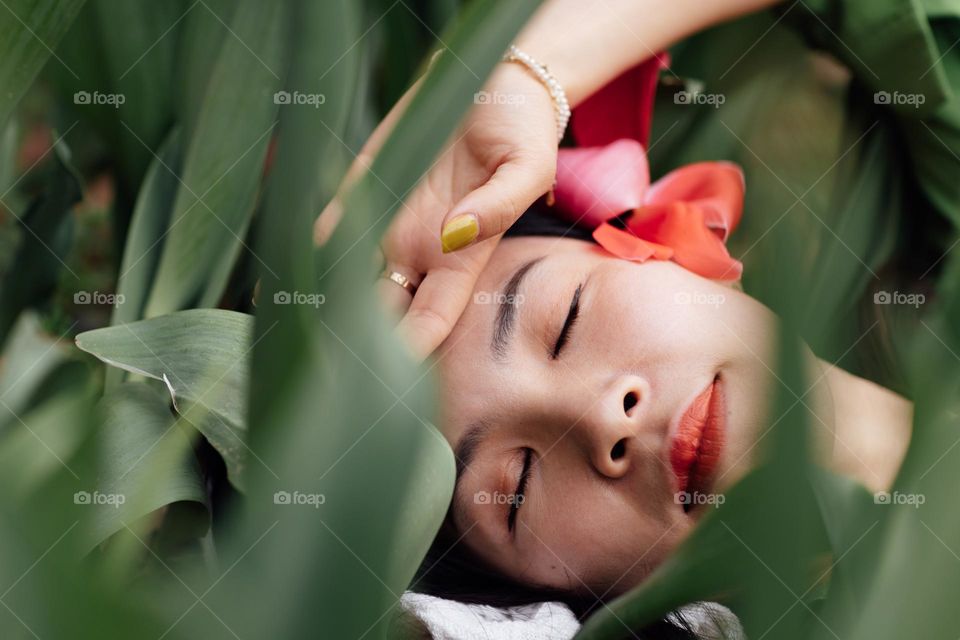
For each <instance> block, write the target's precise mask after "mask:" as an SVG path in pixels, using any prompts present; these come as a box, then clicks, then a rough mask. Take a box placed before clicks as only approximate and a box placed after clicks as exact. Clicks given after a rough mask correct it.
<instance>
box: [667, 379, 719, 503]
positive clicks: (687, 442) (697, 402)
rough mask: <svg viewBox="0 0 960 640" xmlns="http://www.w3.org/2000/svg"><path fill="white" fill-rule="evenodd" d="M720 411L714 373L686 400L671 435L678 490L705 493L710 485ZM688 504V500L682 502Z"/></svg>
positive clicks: (715, 456)
mask: <svg viewBox="0 0 960 640" xmlns="http://www.w3.org/2000/svg"><path fill="white" fill-rule="evenodd" d="M724 413H725V412H724V397H723V389H722V388H721V385H720V378H719V376H718V377H717V378H715V379H714V380H713V382H712V383H711V384H710V386H709V387H707V388H706V389H704V390H703V391H702V392H701V393H700V395H698V396H697V397H696V398H695V399H694V400H693V402H692V403H690V406H689V407H688V408H687V410H686V411H685V412H684V414H683V415H682V416H681V417H680V424H679V425H678V427H677V430H676V434H675V435H674V437H673V443H672V445H671V448H670V465H671V466H672V467H673V472H674V475H675V476H676V478H677V489H678V491H679V492H680V493H686V494H695V493H706V492H707V491H708V489H709V488H710V482H711V481H712V480H713V476H714V474H715V472H716V470H717V465H718V463H719V462H720V453H721V452H722V451H723V440H724V431H725V429H724ZM688 506H690V505H689V501H687V502H686V503H685V504H684V507H688ZM684 510H685V511H687V510H689V509H686V508H685V509H684Z"/></svg>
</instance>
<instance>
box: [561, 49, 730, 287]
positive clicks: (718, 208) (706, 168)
mask: <svg viewBox="0 0 960 640" xmlns="http://www.w3.org/2000/svg"><path fill="white" fill-rule="evenodd" d="M665 60H666V58H665V56H658V57H655V58H651V59H650V60H648V61H647V62H645V63H643V64H642V65H640V66H638V67H636V68H634V69H631V70H630V71H628V72H627V73H625V74H623V75H622V76H620V77H619V78H617V79H616V80H614V81H613V82H611V83H610V84H609V85H607V86H606V87H604V88H603V89H601V90H600V91H598V92H597V93H596V94H594V95H593V96H591V97H590V98H589V99H588V100H587V101H585V102H584V103H583V104H582V105H580V106H579V107H577V110H576V111H575V112H574V116H573V124H572V127H573V132H574V137H575V138H576V140H577V142H578V144H580V145H583V146H578V147H575V148H564V149H561V150H560V154H559V157H558V159H557V184H556V187H555V189H554V194H555V196H556V203H555V206H556V208H557V210H558V212H559V213H561V214H562V215H564V216H565V217H567V218H568V219H570V220H571V221H573V222H575V223H577V224H579V225H583V226H586V227H588V228H591V229H594V232H593V237H594V239H595V240H596V241H597V242H598V243H599V244H600V246H602V247H603V248H604V249H606V250H607V251H609V252H610V253H612V254H613V255H615V256H618V257H620V258H624V259H626V260H633V261H636V262H645V261H646V260H673V261H674V262H676V263H677V264H679V265H681V266H683V267H685V268H687V269H689V270H690V271H693V272H694V273H697V274H699V275H701V276H704V277H706V278H711V279H715V280H737V279H739V278H740V275H741V274H742V272H743V265H742V264H741V263H740V262H739V261H738V260H735V259H734V258H732V257H731V256H730V254H729V252H728V251H727V248H726V245H725V242H726V240H727V238H728V237H729V235H730V233H731V232H732V231H733V230H734V229H735V228H736V226H737V224H738V223H739V222H740V217H741V215H742V213H743V195H744V182H743V172H742V171H741V170H740V168H739V167H738V166H736V165H734V164H732V163H729V162H699V163H695V164H691V165H687V166H684V167H681V168H679V169H676V170H675V171H672V172H670V173H668V174H667V175H666V176H664V177H663V178H661V179H660V180H658V181H657V182H655V183H654V184H650V169H649V166H648V164H647V155H646V152H645V150H644V144H645V143H646V142H647V139H648V137H649V131H650V121H651V117H652V111H653V94H654V90H655V87H656V79H657V74H658V73H659V69H660V68H661V67H662V66H663V65H664V64H665ZM626 212H632V213H630V215H629V216H627V217H626V218H625V219H623V220H622V222H623V224H622V225H614V224H611V223H610V222H609V220H610V219H611V218H616V217H617V216H620V215H621V214H623V213H626ZM621 227H622V228H621Z"/></svg>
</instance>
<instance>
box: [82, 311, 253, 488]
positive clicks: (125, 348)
mask: <svg viewBox="0 0 960 640" xmlns="http://www.w3.org/2000/svg"><path fill="white" fill-rule="evenodd" d="M252 326H253V318H252V317H251V316H248V315H245V314H242V313H236V312H233V311H223V310H219V309H192V310H188V311H181V312H179V313H173V314H169V315H166V316H160V317H158V318H152V319H150V320H142V321H139V322H132V323H129V324H123V325H120V326H116V327H106V328H103V329H96V330H94V331H87V332H85V333H81V334H80V335H78V336H77V340H76V342H77V346H78V347H79V348H80V349H82V350H83V351H86V352H87V353H90V354H92V355H94V356H96V357H97V358H99V359H100V360H102V361H103V362H105V363H107V364H109V365H111V366H114V367H119V368H120V369H123V370H125V371H129V372H131V373H135V374H139V375H143V376H146V377H148V378H153V379H155V380H160V381H162V382H163V383H164V384H165V386H166V387H167V390H168V391H169V393H170V396H171V399H172V400H173V403H174V406H175V408H176V410H177V411H178V412H179V413H180V415H182V416H184V417H185V418H186V419H187V420H189V421H191V422H192V423H193V424H194V426H195V427H196V428H197V429H198V430H199V431H200V432H201V433H202V434H203V435H204V437H205V438H207V440H209V441H210V444H211V445H213V447H214V448H215V449H216V450H217V451H218V452H219V453H220V455H222V456H223V459H224V462H226V465H227V473H228V476H229V478H230V481H231V482H232V483H233V484H234V486H237V487H238V488H242V483H243V473H244V467H245V465H246V444H245V439H246V433H247V421H246V394H247V390H248V379H249V367H250V364H249V357H248V354H249V351H250V339H251V333H252ZM198 416H199V417H198Z"/></svg>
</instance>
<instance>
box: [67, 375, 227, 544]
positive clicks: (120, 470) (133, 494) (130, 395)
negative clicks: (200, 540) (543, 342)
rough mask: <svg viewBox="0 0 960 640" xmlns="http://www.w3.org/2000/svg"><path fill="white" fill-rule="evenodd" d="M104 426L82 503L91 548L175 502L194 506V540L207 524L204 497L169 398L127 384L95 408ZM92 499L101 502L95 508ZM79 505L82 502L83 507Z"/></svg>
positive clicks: (99, 431) (98, 434)
mask: <svg viewBox="0 0 960 640" xmlns="http://www.w3.org/2000/svg"><path fill="white" fill-rule="evenodd" d="M98 409H99V411H100V412H101V414H102V417H103V422H102V424H101V425H100V428H99V429H97V431H96V433H95V437H96V440H97V442H96V445H97V446H96V452H97V457H98V464H97V470H98V475H97V478H96V481H95V482H94V484H93V485H92V486H90V487H89V489H88V490H87V491H86V492H83V493H82V495H83V496H84V497H91V499H90V500H89V501H88V502H86V504H87V506H89V507H90V510H91V511H92V512H93V513H92V515H91V516H90V523H89V527H90V528H89V534H90V538H89V543H90V545H91V546H92V545H95V544H99V543H100V542H102V541H103V540H105V539H106V538H107V537H108V536H110V535H112V534H114V533H116V532H117V531H120V530H121V529H124V528H125V526H127V525H128V524H132V523H133V522H135V521H136V520H138V519H140V518H142V517H143V516H145V515H147V514H150V513H152V512H154V511H156V510H158V509H161V508H163V507H166V506H168V505H171V504H173V503H177V502H192V503H196V504H197V505H199V506H200V508H197V509H196V510H195V514H196V516H197V517H196V519H195V521H194V523H193V526H194V529H195V533H194V535H202V533H203V531H204V530H205V529H206V527H207V526H208V524H209V516H208V512H207V510H206V503H207V499H206V491H205V489H204V484H203V479H202V477H201V473H200V467H199V465H198V464H197V461H196V458H194V456H193V451H192V448H191V443H190V439H189V437H188V435H187V434H186V433H185V432H184V430H183V429H182V428H181V427H179V426H178V425H177V424H176V422H177V419H176V416H175V415H174V414H173V413H172V412H171V410H170V406H169V397H168V396H166V394H165V393H164V392H163V391H162V390H160V389H157V388H153V387H152V386H150V385H147V384H145V383H138V382H129V383H126V384H123V385H120V386H119V387H117V388H116V389H114V390H112V391H111V392H109V393H107V394H106V395H105V396H104V397H103V398H102V399H101V401H100V403H99V404H98ZM94 493H97V494H99V495H102V496H105V500H104V501H102V502H97V500H96V499H95V498H93V497H92V496H94ZM81 504H83V502H81Z"/></svg>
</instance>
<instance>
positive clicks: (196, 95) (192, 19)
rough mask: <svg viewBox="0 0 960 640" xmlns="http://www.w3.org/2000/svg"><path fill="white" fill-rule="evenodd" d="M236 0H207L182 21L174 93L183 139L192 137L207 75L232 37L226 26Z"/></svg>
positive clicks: (208, 82)
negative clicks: (178, 84)
mask: <svg viewBox="0 0 960 640" xmlns="http://www.w3.org/2000/svg"><path fill="white" fill-rule="evenodd" d="M238 4H239V3H238V2H237V0H206V1H205V2H204V3H203V4H198V5H196V6H195V7H194V8H193V9H192V10H191V11H190V12H189V13H188V14H187V15H186V17H185V18H184V20H183V33H182V35H181V40H180V47H179V52H178V53H179V58H180V59H179V60H178V65H179V71H178V73H179V77H180V78H181V79H182V85H181V91H180V92H178V95H177V111H178V120H179V122H180V126H181V127H182V128H183V130H184V138H185V139H187V140H191V139H193V135H194V133H195V131H196V126H197V121H198V119H199V118H200V115H201V112H202V108H203V102H204V99H205V98H206V95H207V90H208V87H209V84H210V81H211V77H210V74H211V73H212V72H213V69H214V64H215V63H216V61H217V59H218V58H219V57H220V54H221V52H222V50H223V43H224V42H225V41H226V40H227V39H228V38H232V37H233V36H231V35H230V32H229V30H228V29H227V27H226V26H225V25H229V24H230V23H231V22H232V21H233V14H234V12H235V11H236V9H237V6H238Z"/></svg>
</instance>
